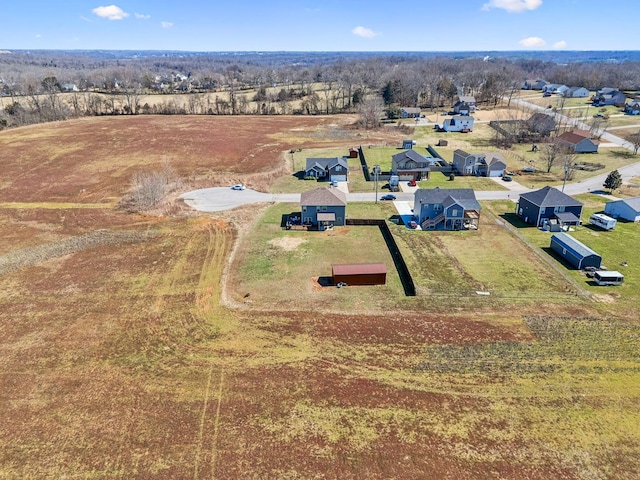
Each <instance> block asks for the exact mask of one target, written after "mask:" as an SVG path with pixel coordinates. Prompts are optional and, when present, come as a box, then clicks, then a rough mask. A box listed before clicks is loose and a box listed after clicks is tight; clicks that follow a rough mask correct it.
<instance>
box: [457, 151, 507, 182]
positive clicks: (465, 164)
mask: <svg viewBox="0 0 640 480" xmlns="http://www.w3.org/2000/svg"><path fill="white" fill-rule="evenodd" d="M453 168H454V169H455V170H456V173H457V174H458V175H475V176H476V177H501V176H502V175H504V171H505V170H506V169H507V163H506V162H505V161H504V158H502V155H500V154H499V153H497V152H496V153H473V154H472V153H467V152H465V151H464V150H460V149H458V150H455V151H454V152H453Z"/></svg>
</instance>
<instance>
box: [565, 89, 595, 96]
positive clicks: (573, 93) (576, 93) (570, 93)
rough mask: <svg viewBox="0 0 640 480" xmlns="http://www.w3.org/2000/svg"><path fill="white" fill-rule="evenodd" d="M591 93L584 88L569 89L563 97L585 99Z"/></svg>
mask: <svg viewBox="0 0 640 480" xmlns="http://www.w3.org/2000/svg"><path fill="white" fill-rule="evenodd" d="M590 94H591V92H590V91H589V90H588V89H586V88H584V87H569V88H568V89H567V91H566V92H564V96H565V97H568V98H587V97H588V96H589V95H590Z"/></svg>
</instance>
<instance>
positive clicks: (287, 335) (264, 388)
mask: <svg viewBox="0 0 640 480" xmlns="http://www.w3.org/2000/svg"><path fill="white" fill-rule="evenodd" d="M352 122H353V118H352V117H348V116H345V117H286V116H283V117H276V118H261V117H227V118H219V117H213V118H211V117H179V116H171V117H154V116H149V117H135V116H132V117H122V118H115V119H114V118H97V119H91V120H73V121H69V122H59V123H54V124H45V125H38V126H31V127H22V128H19V129H13V130H7V131H4V132H2V133H1V134H0V146H1V147H2V148H1V152H2V153H1V154H0V155H2V157H1V158H2V165H3V174H2V181H1V183H0V206H1V207H2V208H0V233H1V235H0V265H4V264H6V262H7V261H8V260H11V259H15V256H16V255H17V254H18V253H19V254H20V255H22V256H23V257H24V258H25V259H27V260H29V261H30V262H31V263H22V264H21V265H22V266H21V267H20V268H15V269H13V270H11V271H6V272H5V273H2V274H0V292H1V293H0V332H1V333H2V335H1V336H0V358H2V362H0V392H2V393H1V394H0V399H1V405H2V409H0V425H2V426H1V427H0V432H2V435H0V478H62V477H67V478H145V479H152V478H158V479H160V478H163V479H164V478H197V479H199V478H282V479H285V478H288V479H293V478H320V477H325V478H443V479H447V478H457V479H489V478H504V479H514V480H515V479H522V478H527V479H547V478H558V479H592V478H603V479H612V480H613V479H616V480H617V479H629V480H630V479H633V478H635V476H636V475H637V471H638V470H639V469H640V464H639V463H638V455H637V453H638V451H640V433H639V432H640V429H638V428H637V427H638V425H639V424H640V418H639V416H638V411H637V405H638V401H639V400H640V389H639V388H638V386H639V385H640V358H638V352H637V336H638V334H639V333H640V332H639V327H638V323H637V318H638V315H637V304H638V303H637V294H636V293H635V291H637V288H635V287H634V286H637V283H634V282H637V280H635V279H636V278H638V275H637V267H636V266H635V265H633V264H631V262H630V265H629V267H628V270H627V271H625V273H626V272H628V277H629V279H628V280H629V283H628V287H627V286H625V287H624V288H623V289H619V290H610V289H605V290H598V289H596V287H592V286H590V285H588V284H586V283H585V279H584V277H580V276H579V274H578V273H576V272H572V271H566V269H563V267H562V266H557V265H556V264H555V262H547V261H545V260H543V259H542V257H543V256H545V255H546V256H548V255H547V253H546V252H544V251H541V248H540V247H543V246H545V245H546V243H545V242H547V241H548V240H547V239H548V237H547V236H545V235H547V234H543V233H542V232H539V231H537V230H536V229H520V230H518V231H519V233H520V235H521V236H522V237H524V240H526V241H523V240H522V239H521V238H520V236H518V235H515V234H514V233H513V232H512V231H511V229H510V228H509V227H508V226H505V225H502V224H501V223H499V222H505V223H509V224H510V225H511V224H512V222H510V220H512V219H511V218H510V217H509V216H508V213H509V212H512V211H513V204H510V203H508V202H485V203H483V212H482V220H481V224H480V228H479V230H478V231H469V232H464V233H461V232H433V234H432V232H429V233H428V234H427V232H424V233H425V235H423V234H421V233H420V232H414V231H410V230H408V229H406V228H404V227H403V226H401V225H394V224H390V228H391V229H392V233H393V235H394V237H395V238H396V240H397V242H398V244H399V247H400V249H401V251H402V253H403V255H404V256H405V260H406V261H407V263H408V265H409V268H410V270H411V271H412V273H413V274H414V277H415V278H414V279H415V281H416V284H417V287H418V295H417V296H416V297H414V298H408V297H403V296H402V294H401V292H402V289H401V287H400V285H399V280H398V278H397V274H395V273H394V271H390V274H389V277H388V278H389V282H388V284H387V285H385V286H383V287H374V288H373V289H369V288H367V287H363V288H362V289H358V288H355V287H354V288H346V289H340V290H338V289H335V288H330V287H317V283H314V277H319V276H322V275H328V274H329V272H328V271H327V267H328V266H330V263H331V262H332V261H343V260H344V259H353V260H358V261H359V260H364V259H370V258H371V259H373V260H376V261H383V262H385V263H388V264H390V261H389V258H388V252H387V251H386V250H385V248H384V242H383V241H382V239H381V238H380V237H379V232H377V231H375V230H376V229H375V228H374V227H358V228H351V227H349V228H345V229H344V230H339V229H336V230H335V231H334V232H333V233H335V235H328V234H321V235H317V236H315V237H314V236H312V235H311V233H315V232H308V233H307V232H286V231H283V230H281V229H280V228H279V225H280V219H281V216H282V214H285V213H290V212H291V211H295V210H296V208H297V207H298V206H297V205H295V204H282V205H264V206H250V205H249V206H245V207H241V208H239V209H235V210H233V211H229V212H224V213H220V214H215V215H211V214H207V215H204V214H202V215H201V214H197V213H195V212H192V211H189V210H187V209H186V208H185V207H184V205H182V204H180V203H179V202H173V201H172V198H169V199H168V201H167V203H165V204H164V205H161V206H160V207H158V208H157V209H156V210H154V211H152V212H145V213H130V212H127V211H126V210H124V209H122V208H119V205H120V200H121V198H122V196H123V195H124V194H125V193H126V192H127V190H128V189H129V187H130V183H131V177H132V176H133V175H134V174H135V173H137V172H141V171H149V170H154V169H161V168H165V167H166V165H167V164H168V165H169V166H170V167H171V169H172V170H173V171H174V172H175V175H176V176H177V177H179V178H180V179H181V185H182V186H181V187H180V190H179V191H187V190H189V189H192V188H199V187H204V186H214V185H217V186H221V185H229V184H231V183H235V182H237V181H243V182H244V183H246V184H247V185H249V186H251V187H252V188H255V189H258V190H263V191H268V190H269V189H276V187H275V186H277V185H278V182H284V183H282V185H281V186H280V187H279V188H280V189H281V190H282V191H296V190H295V189H296V188H298V187H297V186H296V187H292V186H291V185H290V184H289V183H287V182H289V179H290V177H291V174H292V173H295V172H294V168H293V166H292V164H291V154H290V153H286V152H289V151H290V150H291V149H294V150H295V149H298V148H300V149H301V150H302V152H300V153H301V154H302V155H304V154H305V152H309V151H315V152H319V153H318V156H323V155H324V154H323V153H322V152H329V151H330V149H334V148H339V149H340V150H342V151H344V152H345V153H346V149H348V148H349V147H351V146H354V144H355V145H358V144H360V143H362V144H363V145H368V144H372V145H383V144H389V145H395V144H396V143H397V142H399V141H401V139H402V138H403V137H404V136H405V134H403V133H402V132H396V131H395V130H394V129H391V130H385V131H372V132H370V133H367V132H362V131H357V130H354V129H353V127H352V126H351V124H352ZM418 133H419V132H418ZM474 133H475V132H474ZM424 135H425V138H426V136H427V135H431V133H426V132H425V134H424ZM418 138H420V137H418ZM466 138H468V139H469V140H472V137H466ZM478 138H480V137H478ZM465 141H466V140H465ZM355 142H357V143H355ZM478 147H479V145H478ZM315 149H317V150H315ZM296 158H297V157H296ZM295 161H299V160H295ZM283 178H285V179H287V180H282V179H283ZM295 181H296V182H300V183H306V182H303V181H298V180H297V179H296V180H295ZM456 181H457V180H456ZM177 193H179V192H174V194H173V195H174V196H175V195H176V194H177ZM581 200H582V201H585V203H586V205H587V209H588V210H589V211H597V210H598V209H601V205H602V203H601V199H600V197H597V196H591V195H587V196H585V197H581ZM349 208H351V206H350V207H349ZM393 214H394V211H393V208H392V205H390V204H381V205H373V204H362V205H357V206H354V207H353V210H350V211H349V215H350V216H351V217H352V218H385V219H389V218H390V217H392V216H393ZM513 225H515V226H517V225H516V224H515V223H513ZM633 227H637V225H634V224H624V225H619V229H616V230H615V231H614V232H607V233H606V234H604V233H601V232H595V231H591V230H588V229H586V228H584V227H583V229H581V230H580V231H579V232H577V236H578V235H580V238H581V239H583V240H585V241H587V240H589V242H593V246H594V248H595V249H596V250H597V249H602V251H603V252H602V253H603V256H604V257H605V262H608V259H609V258H611V259H612V260H611V261H612V262H617V261H618V257H617V256H616V255H618V254H619V248H620V246H619V245H620V244H621V243H622V242H623V240H622V237H621V236H622V235H624V234H625V233H626V234H627V235H628V236H626V237H624V238H625V240H624V248H628V249H635V250H637V249H638V248H640V244H638V242H640V239H639V238H638V237H637V235H634V234H633V230H632V228H633ZM367 228H368V229H371V230H365V229H367ZM534 230H535V231H534ZM96 232H102V233H96ZM125 234H126V235H125ZM609 234H614V235H613V236H610V235H609ZM605 235H606V236H605ZM94 236H96V237H98V238H100V239H102V240H101V241H100V242H97V243H91V242H88V241H87V238H91V239H92V238H94ZM611 239H614V240H615V241H607V240H611ZM527 242H528V243H527ZM43 245H47V246H49V250H48V251H49V252H52V253H50V255H49V256H47V257H46V258H43V257H40V256H38V252H41V250H39V248H41V247H42V246H43ZM532 248H533V249H537V250H536V252H537V253H532V251H533V250H532ZM332 255H333V257H332ZM23 257H20V258H23ZM613 259H615V260H613ZM25 262H26V260H25ZM552 264H553V265H552ZM390 270H391V268H390ZM394 275H395V276H394ZM576 283H577V284H579V285H580V288H581V289H584V290H586V291H589V292H592V293H596V294H597V295H601V296H602V297H608V298H599V297H598V296H595V298H585V297H583V296H582V295H581V294H580V292H579V291H578V290H577V289H576V288H575V284H576ZM476 290H486V291H489V292H491V295H489V296H486V297H485V296H478V295H476V294H475V291H476ZM372 291H373V292H375V293H376V295H378V294H379V298H376V296H374V295H372ZM618 292H619V293H618ZM247 294H248V295H247ZM605 300H606V301H605ZM634 302H635V303H634ZM634 305H636V306H635V307H634ZM634 308H635V310H634Z"/></svg>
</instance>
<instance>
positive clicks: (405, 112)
mask: <svg viewBox="0 0 640 480" xmlns="http://www.w3.org/2000/svg"><path fill="white" fill-rule="evenodd" d="M400 116H401V117H402V118H420V108H418V107H402V108H401V109H400Z"/></svg>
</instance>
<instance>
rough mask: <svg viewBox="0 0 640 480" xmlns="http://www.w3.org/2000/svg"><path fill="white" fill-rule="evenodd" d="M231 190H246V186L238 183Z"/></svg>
mask: <svg viewBox="0 0 640 480" xmlns="http://www.w3.org/2000/svg"><path fill="white" fill-rule="evenodd" d="M231 190H244V185H243V184H241V183H237V184H236V185H234V186H233V187H231Z"/></svg>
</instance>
